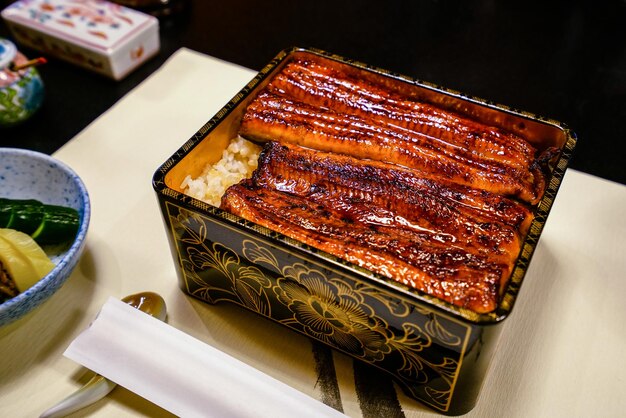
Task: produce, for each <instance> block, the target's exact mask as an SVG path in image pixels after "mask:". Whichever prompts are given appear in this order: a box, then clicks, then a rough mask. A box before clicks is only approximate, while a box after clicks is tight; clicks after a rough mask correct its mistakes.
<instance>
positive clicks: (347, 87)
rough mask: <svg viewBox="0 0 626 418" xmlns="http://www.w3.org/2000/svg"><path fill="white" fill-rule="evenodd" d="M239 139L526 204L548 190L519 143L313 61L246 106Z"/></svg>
mask: <svg viewBox="0 0 626 418" xmlns="http://www.w3.org/2000/svg"><path fill="white" fill-rule="evenodd" d="M240 134H241V135H242V136H244V137H247V138H250V139H253V140H257V141H271V140H278V141H281V142H290V143H294V144H298V145H303V146H306V147H310V148H315V149H319V150H322V151H329V152H337V153H342V154H348V155H352V156H354V157H357V158H367V159H372V160H378V161H386V162H391V163H396V164H400V165H403V166H406V167H410V168H414V169H418V170H420V171H422V172H425V173H429V174H431V175H433V176H438V177H441V176H443V177H444V178H446V179H447V180H449V181H453V182H455V183H459V184H462V185H465V186H469V187H473V188H478V189H482V190H487V191H491V192H493V193H497V194H502V195H507V196H512V197H516V198H519V199H521V200H523V201H525V202H528V203H530V204H535V203H537V202H538V201H539V200H540V198H541V196H542V194H543V191H544V189H545V178H544V175H543V172H542V169H541V166H540V164H539V161H540V160H541V159H540V158H536V156H535V154H536V150H535V149H534V147H532V145H530V144H529V143H528V142H527V141H525V140H524V139H523V138H521V137H518V136H516V135H513V134H512V133H508V132H505V131H503V130H500V129H498V128H495V127H490V126H488V125H484V124H481V123H479V122H476V121H473V120H470V119H468V118H464V117H462V116H460V115H457V114H454V113H452V112H449V111H444V110H441V109H438V108H436V107H435V106H432V105H429V104H426V103H421V102H418V101H416V100H413V99H412V98H409V97H404V96H403V95H401V94H399V93H397V92H394V91H393V90H391V89H389V88H387V87H386V86H383V85H377V84H375V83H373V82H365V81H362V80H357V79H355V78H352V77H351V75H350V74H349V73H343V72H342V71H340V70H338V69H336V68H330V67H325V66H324V65H322V64H320V63H317V62H316V61H315V60H294V61H293V62H291V63H289V64H287V65H286V66H285V67H284V68H283V69H282V70H281V72H279V73H278V74H277V75H276V76H275V77H274V78H273V79H272V81H271V82H270V83H269V84H268V86H266V88H265V89H264V90H263V91H262V92H261V93H260V94H259V95H258V96H257V97H256V98H255V99H254V100H253V101H252V102H251V103H250V104H249V106H248V108H247V110H246V112H245V114H244V116H243V120H242V123H241V128H240Z"/></svg>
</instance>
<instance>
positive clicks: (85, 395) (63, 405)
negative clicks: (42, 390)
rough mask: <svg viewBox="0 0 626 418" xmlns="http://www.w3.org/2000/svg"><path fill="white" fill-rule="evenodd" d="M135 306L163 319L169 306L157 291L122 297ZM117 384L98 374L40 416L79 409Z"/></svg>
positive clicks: (56, 416)
mask: <svg viewBox="0 0 626 418" xmlns="http://www.w3.org/2000/svg"><path fill="white" fill-rule="evenodd" d="M122 301H123V302H126V303H128V304H129V305H131V306H132V307H134V308H137V309H139V310H140V311H142V312H145V313H147V314H148V315H151V316H154V317H155V318H158V319H160V320H161V321H164V320H165V317H166V316H167V308H166V306H165V301H164V300H163V298H162V297H161V296H159V295H157V294H156V293H152V292H143V293H137V294H135V295H130V296H126V297H125V298H124V299H122ZM115 386H117V385H116V384H115V383H113V382H111V381H110V380H109V379H107V378H106V377H103V376H100V375H99V374H96V375H95V376H94V377H92V378H91V380H89V381H88V382H87V383H85V385H84V386H83V387H82V388H80V389H78V390H77V391H76V392H74V393H72V394H71V395H70V396H68V397H67V398H65V399H63V400H62V401H61V402H59V403H58V404H56V405H55V406H53V407H52V408H50V409H48V410H47V411H45V412H44V413H43V414H41V415H40V417H39V418H60V417H64V416H67V415H69V414H71V413H73V412H76V411H78V410H79V409H82V408H84V407H86V406H88V405H91V404H92V403H94V402H96V401H99V400H100V399H102V398H104V397H105V396H106V395H108V394H109V393H110V392H111V391H112V390H113V388H115Z"/></svg>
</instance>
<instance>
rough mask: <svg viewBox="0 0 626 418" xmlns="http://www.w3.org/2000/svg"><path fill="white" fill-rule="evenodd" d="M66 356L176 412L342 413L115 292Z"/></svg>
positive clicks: (224, 414)
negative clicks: (120, 298)
mask: <svg viewBox="0 0 626 418" xmlns="http://www.w3.org/2000/svg"><path fill="white" fill-rule="evenodd" d="M64 355H65V356H66V357H68V358H70V359H72V360H74V361H76V362H77V363H80V364H81V365H83V366H85V367H87V368H89V369H91V370H93V371H95V372H97V373H99V374H101V375H102V376H104V377H106V378H108V379H110V380H112V381H113V382H115V383H117V384H119V385H121V386H123V387H125V388H127V389H128V390H130V391H132V392H135V393H137V394H138V395H140V396H142V397H144V398H146V399H148V400H150V401H151V402H153V403H155V404H157V405H159V406H161V407H162V408H164V409H166V410H168V411H170V412H172V413H173V414H176V415H178V416H181V417H222V418H226V417H265V416H268V417H269V416H271V417H289V418H292V417H294V416H296V417H298V418H304V417H345V415H343V414H342V413H340V412H338V411H337V410H335V409H333V408H331V407H329V406H327V405H325V404H323V403H321V402H319V401H317V400H315V399H313V398H311V397H310V396H308V395H305V394H303V393H302V392H299V391H297V390H295V389H294V388H292V387H290V386H288V385H286V384H284V383H282V382H280V381H278V380H276V379H274V378H273V377H271V376H268V375H266V374H264V373H262V372H261V371H259V370H257V369H255V368H253V367H250V366H249V365H247V364H245V363H243V362H241V361H239V360H237V359H235V358H233V357H231V356H229V355H228V354H226V353H223V352H221V351H219V350H217V349H215V348H213V347H211V346H209V345H207V344H205V343H203V342H201V341H199V340H197V339H195V338H193V337H191V336H190V335H188V334H185V333H183V332H181V331H179V330H177V329H176V328H174V327H172V326H170V325H167V324H166V323H164V322H161V321H159V320H158V319H156V318H153V317H151V316H149V315H147V314H145V313H143V312H141V311H139V310H137V309H135V308H133V307H131V306H130V305H127V304H126V303H124V302H122V301H120V300H117V299H114V298H110V299H109V300H108V301H107V302H106V303H105V305H104V306H103V307H102V310H101V311H100V313H99V314H98V316H97V318H96V319H95V320H94V321H93V323H92V324H91V326H90V327H89V328H88V329H87V330H85V331H84V332H83V333H81V334H80V335H79V336H78V337H77V338H76V339H75V340H74V341H73V342H72V343H71V344H70V346H69V347H68V348H67V350H66V351H65V353H64Z"/></svg>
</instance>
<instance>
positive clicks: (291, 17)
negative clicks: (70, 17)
mask: <svg viewBox="0 0 626 418" xmlns="http://www.w3.org/2000/svg"><path fill="white" fill-rule="evenodd" d="M170 1H174V0H170ZM179 1H180V0H179ZM10 3H11V2H10V1H5V0H0V5H1V6H2V7H3V8H4V6H6V5H8V4H10ZM186 4H187V6H186V8H185V9H184V10H183V11H182V12H179V13H175V14H173V15H170V16H162V17H160V34H161V52H160V54H159V55H158V56H157V57H155V58H154V59H152V60H151V61H149V62H148V63H146V64H144V65H143V66H142V67H140V68H139V69H138V70H136V71H135V72H133V73H132V74H131V75H129V76H128V77H127V78H126V79H124V80H123V81H121V82H116V81H112V80H109V79H106V78H103V77H101V76H99V75H96V74H92V73H89V72H87V71H85V70H82V69H80V68H78V67H74V66H72V65H71V64H66V63H63V62H61V61H57V60H54V59H51V60H50V62H49V63H48V64H47V65H45V66H43V67H40V73H41V75H42V78H43V80H44V84H45V86H46V99H45V102H44V105H43V107H42V108H41V109H40V111H39V112H38V113H37V114H36V115H35V116H34V117H33V118H32V119H30V120H29V121H27V122H26V123H25V124H23V125H21V126H18V127H14V128H10V129H4V130H0V146H12V147H20V148H29V149H34V150H38V151H42V152H46V153H52V152H54V151H55V150H56V149H58V148H59V147H60V146H62V145H63V144H64V143H65V142H67V141H68V140H70V139H71V138H72V137H73V136H74V135H76V134H77V133H78V132H80V131H81V130H82V129H83V128H85V127H86V126H87V125H88V124H89V123H90V122H92V121H93V120H94V119H95V118H96V117H98V116H99V115H100V114H101V113H103V112H104V111H106V110H107V109H108V108H109V107H110V106H111V105H113V104H114V103H115V102H116V101H117V100H119V99H120V98H122V97H123V96H124V94H126V93H127V92H128V91H129V90H130V89H132V88H133V87H135V86H136V85H137V84H138V83H140V82H141V81H142V80H143V79H145V78H146V77H147V76H149V75H150V74H151V73H152V72H153V71H154V70H156V69H157V68H158V67H159V66H160V65H161V64H162V63H163V62H164V61H165V60H166V59H167V58H168V57H169V56H170V55H171V54H172V53H173V52H174V51H176V50H177V49H178V48H180V47H187V48H191V49H193V50H196V51H200V52H203V53H206V54H209V55H212V56H215V57H218V58H221V59H224V60H227V61H231V62H234V63H237V64H240V65H242V66H245V67H249V68H252V69H254V70H259V69H261V68H262V67H263V66H264V65H265V64H266V63H267V62H268V61H270V60H271V59H272V58H273V57H274V56H275V55H276V54H277V53H278V52H279V51H280V50H282V49H284V48H287V47H291V46H302V47H314V48H319V49H323V50H326V51H328V52H333V53H336V54H338V55H342V56H345V57H347V58H352V59H356V60H358V61H363V62H366V63H368V64H372V65H375V66H378V67H382V68H385V69H388V70H392V71H394V72H398V73H401V74H405V75H408V76H411V77H414V78H418V79H420V80H424V81H428V82H431V83H435V84H438V85H442V86H445V87H448V88H452V89H455V90H459V91H462V92H464V93H467V94H469V95H473V96H478V97H482V98H484V99H489V100H493V101H495V102H497V103H501V104H505V105H508V106H511V107H514V108H517V109H521V110H526V111H529V112H532V113H535V114H539V115H542V116H546V117H550V118H553V119H557V120H559V121H561V122H564V123H566V124H567V125H569V126H570V127H571V128H572V129H573V130H574V131H575V132H576V133H577V135H578V146H577V149H576V152H575V155H574V158H573V160H572V163H571V167H573V168H576V169H578V170H581V171H584V172H587V173H590V174H594V175H597V176H600V177H603V178H606V179H609V180H613V181H617V182H620V183H623V184H626V169H624V156H625V150H626V128H625V126H626V125H625V123H626V0H607V1H575V0H574V1H549V2H548V1H546V2H533V1H524V2H511V1H495V0H490V1H467V0H464V1H437V0H423V1H417V0H415V1H406V2H401V1H357V0H354V1H350V2H349V1H318V0H313V1H307V2H301V1H293V0H292V1H288V0H281V1H251V0H227V1H215V0H211V1H209V0H189V1H187V2H186ZM0 36H5V37H9V38H10V39H11V36H10V34H9V33H8V31H7V29H6V26H5V25H4V23H0ZM18 47H19V45H18ZM20 49H21V50H22V51H23V52H25V53H26V55H27V56H29V57H30V58H32V57H35V56H38V55H39V54H38V53H36V52H34V51H30V50H28V49H26V48H20ZM211 116H212V115H208V114H207V120H208V119H209V118H210V117H211ZM137 129H140V127H139V126H138V127H137ZM181 144H182V142H181Z"/></svg>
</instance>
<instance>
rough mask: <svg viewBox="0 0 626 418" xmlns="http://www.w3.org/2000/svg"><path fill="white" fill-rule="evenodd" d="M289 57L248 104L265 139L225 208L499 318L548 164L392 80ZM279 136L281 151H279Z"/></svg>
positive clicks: (244, 126)
mask: <svg viewBox="0 0 626 418" xmlns="http://www.w3.org/2000/svg"><path fill="white" fill-rule="evenodd" d="M352 71H353V70H351V69H347V70H345V69H344V68H343V67H340V66H338V65H336V64H333V63H332V62H331V63H328V64H327V62H326V61H321V60H318V59H294V60H292V61H291V62H289V63H287V64H286V65H285V66H284V67H283V68H282V69H281V70H280V72H279V73H278V74H276V75H275V76H274V77H273V78H272V80H271V81H270V82H269V84H268V85H267V86H266V87H265V88H264V89H263V90H262V91H261V92H260V93H259V94H258V95H257V96H256V97H255V98H254V99H253V100H252V101H251V102H250V103H249V105H248V107H247V109H246V111H245V113H244V115H243V118H242V123H241V126H240V135H242V136H244V137H246V138H248V139H252V140H255V141H259V142H266V145H265V147H264V150H263V152H262V154H261V157H260V158H259V166H258V168H257V170H256V171H255V172H254V174H253V177H252V178H251V179H247V180H244V181H242V182H241V183H240V184H238V185H235V186H232V187H231V188H229V189H228V190H227V192H226V193H225V195H224V196H223V198H222V208H223V209H225V210H227V211H230V212H231V213H234V214H236V215H239V216H241V217H243V218H245V219H248V220H250V221H252V222H256V223H258V224H260V225H263V226H266V227H268V228H270V229H273V230H276V231H280V232H281V233H283V234H285V235H287V236H290V237H292V238H294V239H297V240H299V241H301V242H304V243H306V244H308V245H311V246H313V247H315V248H318V249H320V250H323V251H326V252H328V253H329V254H332V255H334V256H336V257H339V258H341V259H344V260H347V261H349V262H352V263H354V264H356V265H359V266H362V267H364V268H367V269H369V270H371V271H373V272H376V273H379V274H381V275H384V276H387V277H390V278H392V279H394V280H397V281H398V282H401V283H404V284H406V285H408V286H411V287H413V288H415V289H417V290H420V291H423V292H425V293H427V294H430V295H432V296H435V297H439V298H441V299H443V300H445V301H448V302H450V303H453V304H455V305H457V306H461V307H465V308H469V309H471V310H473V311H475V312H478V313H486V312H491V311H493V310H494V309H495V308H496V307H497V306H498V302H499V299H500V296H501V295H502V294H503V292H504V288H505V287H506V285H507V283H508V279H509V276H510V274H511V271H512V268H513V265H514V263H515V260H516V258H517V256H518V254H519V252H520V249H521V245H522V242H523V240H524V237H525V236H526V233H527V232H528V229H529V226H530V223H531V221H532V219H533V212H532V210H531V208H530V207H529V205H534V204H536V203H537V202H538V201H539V200H540V199H541V197H542V195H543V192H544V188H545V178H544V173H543V171H542V168H541V166H542V164H543V163H545V161H544V160H547V159H548V158H549V157H550V156H549V155H548V154H547V153H546V155H545V156H541V155H539V156H538V155H537V150H536V149H535V148H534V147H533V146H532V145H531V144H530V143H528V142H527V141H526V140H524V139H523V138H521V137H519V136H516V135H514V134H512V133H510V132H507V131H504V130H502V129H499V128H497V127H493V126H488V125H485V124H482V123H480V122H477V121H474V120H472V119H470V118H468V117H464V116H462V115H459V114H456V113H454V112H451V111H448V110H443V109H441V108H439V107H437V106H434V105H431V104H428V103H424V102H423V101H419V100H417V98H416V97H414V96H412V95H411V94H409V93H407V92H406V91H403V89H402V88H399V87H397V86H396V85H395V84H394V83H393V82H390V81H388V80H382V81H381V80H376V79H375V78H372V77H370V76H367V75H365V76H364V74H362V73H358V74H356V73H353V72H352ZM274 141H276V142H274Z"/></svg>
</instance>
